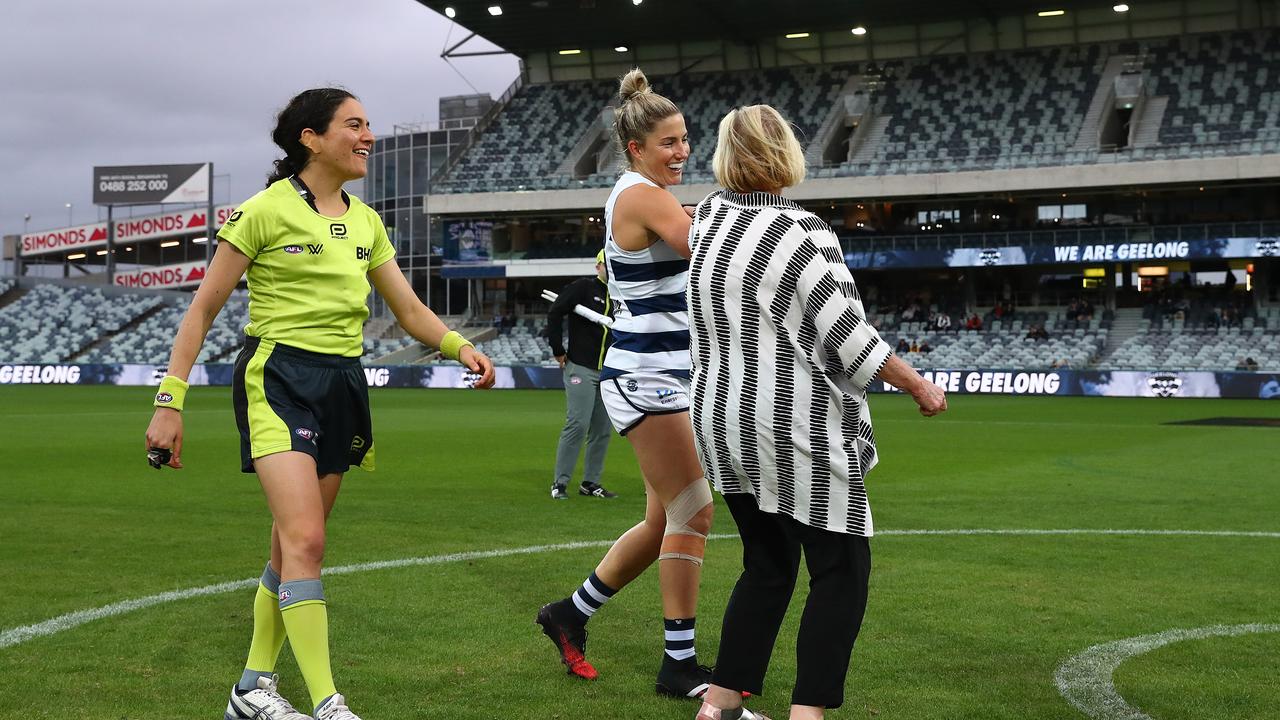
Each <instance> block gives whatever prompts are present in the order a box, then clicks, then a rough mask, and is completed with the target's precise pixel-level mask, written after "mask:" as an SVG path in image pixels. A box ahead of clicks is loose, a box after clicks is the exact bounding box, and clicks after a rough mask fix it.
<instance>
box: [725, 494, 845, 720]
mask: <svg viewBox="0 0 1280 720" xmlns="http://www.w3.org/2000/svg"><path fill="white" fill-rule="evenodd" d="M724 499H725V502H726V503H727V504H728V506H729V512H730V513H732V514H733V520H734V522H736V523H737V524H738V534H739V535H741V536H742V575H741V577H739V578H738V584H737V585H735V586H734V588H733V595H731V596H730V597H729V605H728V607H726V608H725V611H724V625H723V626H722V628H721V631H720V654H719V657H718V658H717V659H716V667H715V671H714V673H713V674H712V676H711V681H712V682H713V683H715V684H716V685H719V686H720V687H723V688H727V689H730V690H741V691H746V692H750V693H752V694H761V693H762V692H763V691H764V688H763V685H764V674H765V670H766V669H767V668H768V667H769V657H770V656H771V655H772V654H773V646H774V643H775V641H776V640H777V638H778V628H779V627H780V626H781V625H782V619H783V617H784V616H785V615H786V613H787V605H789V604H790V602H791V595H792V592H793V591H794V590H795V584H796V574H797V573H798V572H799V571H800V555H801V551H802V550H803V553H804V559H805V564H806V566H807V567H808V569H809V577H810V580H809V597H808V599H807V600H805V605H804V614H803V615H802V616H801V618H800V632H799V635H798V637H797V639H796V665H797V667H796V685H795V689H794V690H793V691H792V693H791V702H792V704H793V705H812V706H816V707H826V708H836V707H840V705H841V704H843V703H844V681H845V676H846V675H847V674H848V672H849V656H850V654H851V653H852V652H853V642H854V640H855V639H857V637H858V630H859V629H860V628H861V627H862V616H863V614H864V613H865V612H866V609H867V581H868V579H869V578H870V576H871V545H870V543H869V542H868V541H867V538H865V537H861V536H858V535H846V534H844V533H836V532H830V531H828V530H821V529H818V528H812V527H809V526H808V525H804V524H802V523H800V522H797V521H796V520H794V519H792V518H791V517H789V516H785V515H778V514H776V513H767V512H763V511H761V510H760V508H759V507H758V506H757V505H756V500H755V497H753V496H752V495H747V494H730V495H725V496H724Z"/></svg>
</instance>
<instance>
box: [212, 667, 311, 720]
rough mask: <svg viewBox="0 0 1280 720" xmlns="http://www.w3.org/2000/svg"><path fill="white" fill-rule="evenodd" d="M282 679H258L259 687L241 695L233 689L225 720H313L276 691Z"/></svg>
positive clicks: (272, 677)
mask: <svg viewBox="0 0 1280 720" xmlns="http://www.w3.org/2000/svg"><path fill="white" fill-rule="evenodd" d="M279 680H280V678H279V677H277V676H275V675H272V676H271V677H269V678H267V677H260V678H258V687H256V688H254V689H253V690H250V691H249V692H247V693H245V694H243V695H241V694H240V693H239V692H237V691H236V689H235V688H234V687H233V688H231V699H230V700H228V701H227V712H226V715H225V716H224V720H313V719H312V717H311V716H310V715H303V714H302V713H300V712H298V711H297V710H295V709H293V706H292V705H290V704H289V701H288V700H285V699H284V698H283V697H281V696H280V693H279V691H278V690H277V689H276V687H277V685H278V683H279Z"/></svg>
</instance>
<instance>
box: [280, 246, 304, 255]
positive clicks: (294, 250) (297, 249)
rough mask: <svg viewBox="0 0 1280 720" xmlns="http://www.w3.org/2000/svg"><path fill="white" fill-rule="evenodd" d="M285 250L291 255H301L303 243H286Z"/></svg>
mask: <svg viewBox="0 0 1280 720" xmlns="http://www.w3.org/2000/svg"><path fill="white" fill-rule="evenodd" d="M284 251H285V252H287V253H289V254H290V255H301V254H302V246H301V245H285V246H284Z"/></svg>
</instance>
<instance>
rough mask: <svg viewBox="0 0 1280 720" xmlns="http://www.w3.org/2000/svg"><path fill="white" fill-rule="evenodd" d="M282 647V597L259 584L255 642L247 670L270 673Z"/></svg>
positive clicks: (247, 662) (250, 646)
mask: <svg viewBox="0 0 1280 720" xmlns="http://www.w3.org/2000/svg"><path fill="white" fill-rule="evenodd" d="M282 647H284V618H283V617H281V615H280V597H279V596H278V595H277V594H276V593H275V592H272V591H271V589H270V588H268V587H266V586H265V585H263V584H261V583H259V584H258V594H257V595H256V596H255V597H254V598H253V641H252V642H250V643H249V659H248V660H247V661H245V664H244V666H245V669H247V670H256V671H258V672H262V673H270V672H271V671H273V670H275V669H276V660H277V659H279V657H280V648H282Z"/></svg>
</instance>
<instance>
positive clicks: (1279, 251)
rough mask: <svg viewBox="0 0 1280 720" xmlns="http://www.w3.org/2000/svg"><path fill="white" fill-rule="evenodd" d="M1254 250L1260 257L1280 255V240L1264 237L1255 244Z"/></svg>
mask: <svg viewBox="0 0 1280 720" xmlns="http://www.w3.org/2000/svg"><path fill="white" fill-rule="evenodd" d="M1253 251H1254V253H1255V254H1257V256H1258V257H1275V256H1277V255H1280V240H1277V239H1275V238H1263V239H1261V240H1259V241H1258V242H1257V243H1255V244H1254V246H1253Z"/></svg>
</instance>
